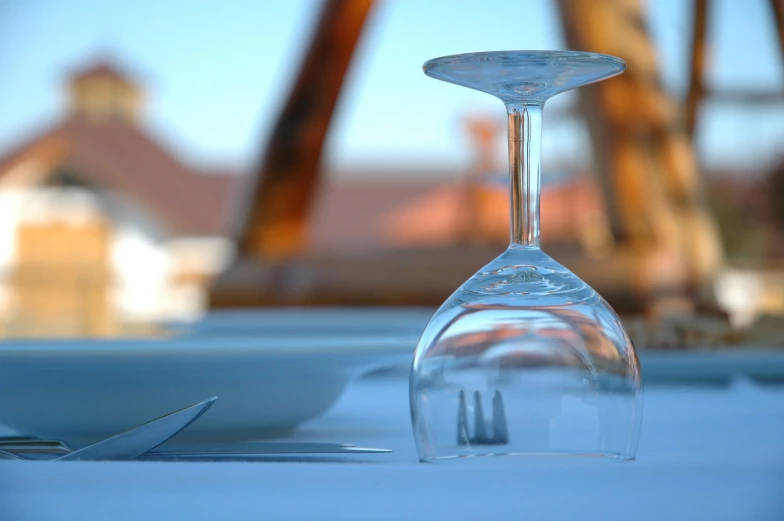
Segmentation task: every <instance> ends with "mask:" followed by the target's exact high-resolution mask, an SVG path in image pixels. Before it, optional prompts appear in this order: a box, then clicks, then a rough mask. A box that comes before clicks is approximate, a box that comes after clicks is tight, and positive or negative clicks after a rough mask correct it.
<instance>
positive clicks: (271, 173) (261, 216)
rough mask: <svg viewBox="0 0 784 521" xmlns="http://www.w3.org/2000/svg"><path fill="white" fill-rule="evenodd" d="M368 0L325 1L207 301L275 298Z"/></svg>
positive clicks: (313, 187) (226, 303) (303, 220)
mask: <svg viewBox="0 0 784 521" xmlns="http://www.w3.org/2000/svg"><path fill="white" fill-rule="evenodd" d="M372 4H373V0H326V1H325V2H324V3H323V8H322V11H321V15H320V18H319V21H318V25H317V26H316V29H315V33H314V35H313V39H312V40H311V42H310V46H309V49H308V51H307V54H306V56H305V60H304V61H303V63H302V66H301V67H300V71H299V75H298V77H297V80H296V82H295V84H294V87H293V88H292V90H291V94H290V95H289V98H288V101H287V102H286V105H285V107H284V109H283V111H282V113H281V114H280V117H279V118H278V121H277V123H276V125H275V127H274V129H273V131H272V136H271V138H270V140H269V143H268V145H267V148H266V155H265V156H264V160H263V161H262V162H261V165H260V167H259V169H258V170H257V171H256V172H254V174H253V175H251V176H250V178H249V179H248V181H247V182H248V186H247V187H246V189H245V190H244V200H243V201H242V202H241V203H240V204H241V208H240V209H239V211H238V212H237V215H236V223H235V226H236V231H235V238H236V245H237V252H236V259H235V261H234V262H233V264H232V265H231V266H230V267H229V268H228V270H226V271H225V272H224V273H222V274H221V275H219V276H218V278H217V279H216V280H215V281H214V282H213V285H212V287H211V289H210V295H209V305H210V307H232V306H247V305H264V304H267V303H276V302H278V301H279V300H280V295H278V293H279V292H280V291H285V289H281V288H282V287H283V286H285V283H284V282H282V281H283V280H284V279H285V278H286V275H285V272H286V270H287V269H288V266H287V261H290V260H292V259H294V258H297V257H299V256H300V255H301V254H302V253H303V252H304V250H305V248H306V247H307V231H308V216H309V211H310V208H311V206H312V202H313V196H314V195H315V194H316V191H317V189H318V185H319V174H320V169H321V154H322V149H323V146H324V140H325V138H326V136H327V132H328V130H329V125H330V122H331V119H332V114H333V112H334V109H335V106H336V104H337V101H338V98H339V95H340V91H341V87H342V86H343V81H344V78H345V76H346V72H347V71H348V68H349V64H350V62H351V57H352V56H353V54H354V49H355V47H356V45H357V42H358V41H359V37H360V34H361V32H362V27H363V26H364V24H365V20H366V19H367V16H368V14H369V12H370V9H371V6H372Z"/></svg>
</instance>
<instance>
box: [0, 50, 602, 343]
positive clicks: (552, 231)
mask: <svg viewBox="0 0 784 521" xmlns="http://www.w3.org/2000/svg"><path fill="white" fill-rule="evenodd" d="M144 115H145V93H144V90H143V88H142V86H141V85H139V84H137V83H135V82H134V81H133V80H132V79H131V78H129V77H128V76H127V75H126V74H124V73H123V72H122V71H121V70H120V69H119V68H118V67H117V66H116V65H114V64H111V63H105V62H104V63H97V64H94V65H93V66H91V67H89V68H88V69H86V70H83V71H81V72H79V73H77V74H75V75H73V76H72V77H71V78H70V81H69V82H68V112H67V115H66V117H65V118H64V119H63V120H62V121H59V122H56V123H54V124H52V125H51V126H50V128H48V129H45V130H44V131H42V132H40V133H38V134H37V135H35V136H33V137H31V138H30V139H27V140H26V141H25V142H23V143H22V144H20V145H19V146H17V147H15V148H13V149H11V150H10V151H9V152H8V153H6V154H5V155H4V156H1V157H0V335H3V336H94V335H128V334H134V332H140V333H146V332H149V330H150V329H149V326H150V325H152V324H156V323H160V322H165V321H170V320H175V321H176V320H189V319H193V318H195V317H197V316H198V315H199V314H200V313H201V312H203V311H204V309H205V307H206V306H205V301H206V292H207V287H208V284H209V282H210V280H211V279H212V277H213V276H215V275H216V274H218V273H219V272H221V271H222V270H223V269H224V268H225V266H226V265H227V263H228V262H229V261H230V260H231V257H232V254H233V247H232V241H231V240H230V239H229V237H228V231H229V228H228V225H229V218H230V213H231V209H232V204H231V203H232V195H233V193H234V192H235V189H236V188H237V187H238V185H239V183H240V182H241V177H240V176H238V175H228V174H225V173H224V174H217V173H209V172H201V171H196V170H195V169H194V168H193V167H191V166H188V165H187V163H186V162H183V161H181V160H180V159H178V158H177V157H175V155H174V154H173V153H171V152H170V151H169V150H167V149H166V147H165V146H163V145H162V144H161V142H160V141H159V140H157V139H156V138H155V136H154V135H153V134H151V133H150V132H149V131H148V130H146V128H145V125H144ZM501 177H502V178H503V179H502V180H501V181H500V182H496V181H493V180H492V176H490V177H487V176H485V177H480V178H477V177H476V176H472V175H470V174H469V173H467V172H466V173H463V174H458V175H455V173H454V172H452V173H445V172H437V171H434V169H433V168H422V169H421V172H414V171H413V170H412V171H408V172H406V175H405V176H401V175H400V172H398V171H390V172H384V171H378V170H376V169H374V170H370V169H368V170H367V171H364V170H359V169H358V170H356V171H354V172H351V173H348V175H347V176H332V175H325V176H324V178H325V182H324V184H323V186H321V187H320V190H319V192H318V195H317V197H316V200H315V201H314V206H313V208H312V211H311V216H310V234H309V239H308V241H309V245H308V249H309V250H310V251H311V252H317V253H318V252H325V253H327V252H335V251H339V252H350V251H361V250H365V251H367V250H386V249H390V248H418V247H441V246H444V247H447V246H450V245H455V244H461V243H474V244H476V243H480V244H485V245H488V246H489V247H490V248H491V249H492V248H495V249H498V251H500V249H501V248H502V247H503V246H504V245H505V244H506V243H507V242H508V239H509V219H508V214H509V200H508V187H507V186H506V181H505V176H501ZM456 178H457V180H456ZM403 179H411V180H413V181H405V180H403ZM439 179H441V181H439ZM443 179H450V180H449V181H443ZM605 232H606V223H605V222H604V209H603V203H602V200H601V195H600V192H599V190H598V187H597V186H596V185H595V183H593V182H592V181H591V180H590V179H589V178H585V177H580V178H566V179H560V180H557V181H548V179H547V178H546V179H545V183H544V186H543V189H542V236H543V240H544V242H545V244H546V245H548V244H549V245H553V244H558V243H568V244H576V245H578V246H580V247H581V248H582V250H583V251H585V249H586V248H587V249H588V251H591V249H592V248H593V249H596V245H601V242H602V237H604V235H603V233H605ZM496 244H497V246H494V245H496ZM489 258H490V257H489V256H488V259H489Z"/></svg>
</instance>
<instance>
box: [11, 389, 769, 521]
mask: <svg viewBox="0 0 784 521" xmlns="http://www.w3.org/2000/svg"><path fill="white" fill-rule="evenodd" d="M406 383H407V382H406V381H405V380H404V379H403V378H400V377H390V376H386V377H380V376H377V377H374V378H364V379H361V380H358V381H356V382H355V383H354V384H352V386H351V387H350V388H349V389H348V390H347V391H346V393H345V394H344V395H343V397H342V398H341V399H340V401H339V402H338V403H337V404H336V406H335V407H334V408H333V409H332V410H331V411H330V412H328V413H327V414H326V415H325V416H323V417H322V418H320V419H317V420H314V421H312V422H310V423H308V424H305V425H303V426H302V427H301V428H300V429H299V431H298V432H297V433H296V435H294V437H293V438H294V439H298V440H314V441H316V440H317V441H339V442H348V443H354V444H357V445H364V446H371V447H386V448H391V449H393V450H394V452H393V453H392V454H375V455H362V456H359V455H357V456H351V457H340V458H325V459H323V460H320V461H307V460H306V461H285V462H275V463H159V462H117V463H115V462H68V463H49V462H15V461H2V462H0V521H27V520H34V521H46V520H57V521H90V520H102V521H110V520H111V521H124V520H134V521H137V520H142V519H145V520H155V521H157V520H180V519H182V520H190V521H197V520H205V521H206V520H209V521H217V520H221V521H222V520H249V521H250V520H254V521H255V520H289V519H335V520H369V519H384V520H386V519H389V520H409V519H412V520H413V519H423V520H424V519H428V520H437V519H445V520H458V519H471V520H478V519H483V520H491V521H496V520H499V521H500V520H512V519H514V520H518V519H519V520H527V519H530V520H534V519H535V520H537V521H538V520H545V519H547V520H554V519H569V520H576V519H580V520H583V519H586V520H587V519H591V520H593V519H597V520H599V519H601V520H610V519H633V520H635V521H642V520H656V521H660V520H667V521H672V520H679V519H683V520H690V521H693V520H698V519H705V520H711V521H718V520H744V521H746V520H749V521H752V520H753V521H762V520H784V388H782V387H760V386H757V385H756V384H754V383H752V382H750V381H747V380H743V379H739V380H737V381H736V382H735V383H733V384H732V385H731V386H730V387H666V386H659V387H657V386H648V388H647V389H646V399H645V416H644V418H645V419H644V425H643V436H642V440H641V443H640V449H639V453H638V460H637V461H636V462H631V463H609V464H608V463H604V464H597V463H594V462H584V461H583V462H580V461H577V462H572V461H570V462H568V463H562V464H552V463H551V462H550V461H552V460H548V461H540V462H537V461H532V460H530V459H519V460H515V461H516V464H515V465H513V466H508V467H505V468H498V467H496V466H495V465H489V466H484V465H474V464H468V465H464V464H462V463H457V464H449V465H429V464H420V463H417V461H416V455H415V449H414V444H413V439H412V437H411V432H410V423H409V414H408V400H407V385H406Z"/></svg>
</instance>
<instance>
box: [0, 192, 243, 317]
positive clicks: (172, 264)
mask: <svg viewBox="0 0 784 521" xmlns="http://www.w3.org/2000/svg"><path fill="white" fill-rule="evenodd" d="M96 218H104V219H107V220H108V221H109V222H111V224H112V236H111V238H110V246H109V247H110V252H109V259H110V260H109V262H110V266H111V268H112V271H113V276H114V287H113V289H112V291H111V294H110V297H109V298H110V301H111V303H112V304H113V306H114V307H115V309H116V311H117V313H118V317H119V318H120V319H121V320H124V321H142V322H146V321H161V320H188V319H193V318H195V317H196V316H198V314H199V313H201V312H202V311H203V308H204V303H205V296H204V294H203V292H202V291H201V290H200V289H199V288H197V287H196V286H193V287H177V288H175V287H174V286H173V285H172V284H171V280H172V277H173V276H174V275H175V274H176V273H177V270H178V268H179V266H181V265H182V264H185V265H187V266H189V267H192V268H193V269H194V270H206V272H207V273H215V272H217V271H219V270H221V269H222V268H223V266H225V265H226V263H227V262H228V261H229V260H230V257H231V247H230V243H229V241H227V240H225V239H221V238H214V237H200V238H178V237H174V238H172V237H169V236H168V235H167V233H166V232H165V231H164V230H163V229H162V228H161V227H160V226H159V225H158V224H157V223H155V221H154V220H152V219H151V218H150V216H149V214H147V213H146V212H144V211H143V210H142V209H141V208H139V207H137V206H136V205H134V204H133V203H132V202H130V201H128V200H127V199H126V198H124V197H122V196H120V195H117V194H107V193H98V192H94V191H91V190H87V189H81V188H67V189H63V188H20V187H9V186H8V185H0V312H6V313H8V312H9V311H11V310H12V306H13V302H12V299H11V298H10V297H11V296H10V292H9V290H8V287H7V284H6V283H5V280H6V279H7V275H8V274H10V273H11V271H12V269H13V266H14V263H15V261H16V230H17V227H18V226H19V225H20V224H21V223H23V222H46V221H51V220H58V221H66V222H74V223H76V222H78V221H81V220H84V219H96Z"/></svg>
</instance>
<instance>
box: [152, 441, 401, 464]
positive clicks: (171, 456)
mask: <svg viewBox="0 0 784 521" xmlns="http://www.w3.org/2000/svg"><path fill="white" fill-rule="evenodd" d="M389 452H392V451H391V450H390V449H378V448H371V447H355V446H353V445H341V444H336V443H332V444H330V443H322V444H318V443H314V444H296V443H292V444H281V445H280V446H279V447H276V448H259V449H258V450H253V451H192V452H179V451H152V452H148V453H146V454H142V455H141V456H139V458H138V459H140V460H151V461H254V460H264V459H269V458H271V457H275V456H296V455H319V454H386V453H389Z"/></svg>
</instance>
